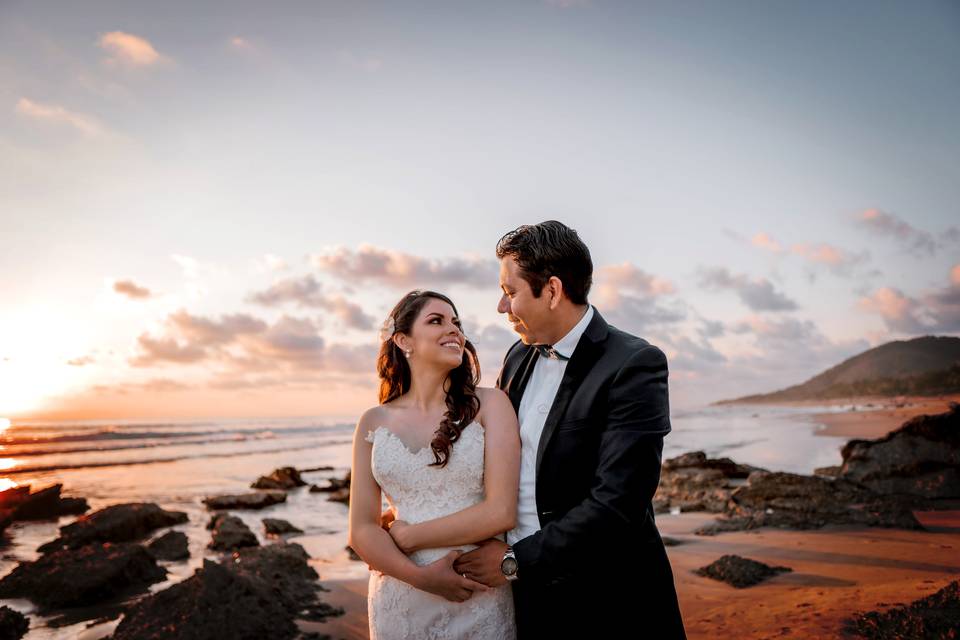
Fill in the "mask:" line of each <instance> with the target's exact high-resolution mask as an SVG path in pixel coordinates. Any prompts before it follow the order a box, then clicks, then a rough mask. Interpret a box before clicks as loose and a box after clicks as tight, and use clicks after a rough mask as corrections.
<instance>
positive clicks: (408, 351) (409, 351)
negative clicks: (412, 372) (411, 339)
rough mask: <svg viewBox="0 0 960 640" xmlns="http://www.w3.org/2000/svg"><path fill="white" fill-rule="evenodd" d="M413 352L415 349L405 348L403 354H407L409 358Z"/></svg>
mask: <svg viewBox="0 0 960 640" xmlns="http://www.w3.org/2000/svg"><path fill="white" fill-rule="evenodd" d="M411 353H413V351H411V350H410V349H407V350H405V351H404V352H403V355H405V356H407V358H409V357H410V354H411Z"/></svg>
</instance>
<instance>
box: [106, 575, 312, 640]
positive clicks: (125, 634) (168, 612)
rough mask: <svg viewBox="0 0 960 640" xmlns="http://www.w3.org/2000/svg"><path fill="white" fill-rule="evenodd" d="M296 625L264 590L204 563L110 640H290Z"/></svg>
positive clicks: (129, 616) (131, 616) (141, 606)
mask: <svg viewBox="0 0 960 640" xmlns="http://www.w3.org/2000/svg"><path fill="white" fill-rule="evenodd" d="M297 634H298V631H297V625H296V624H295V623H294V621H293V619H292V618H291V617H290V615H289V614H288V613H287V612H286V610H285V609H284V607H283V606H282V605H281V603H280V602H279V601H278V600H277V598H275V597H274V596H273V594H272V593H271V592H270V590H269V588H268V587H267V585H264V584H262V583H259V582H254V581H252V580H250V579H248V578H246V577H243V576H240V575H238V574H237V573H236V572H234V571H231V570H230V569H228V568H226V567H225V566H223V565H220V564H217V563H216V562H213V561H211V560H204V561H203V567H202V568H200V569H197V571H196V573H194V574H193V576H191V577H189V578H187V579H186V580H184V581H182V582H178V583H177V584H175V585H173V586H172V587H170V588H168V589H164V590H163V591H160V592H158V593H155V594H153V595H150V596H148V597H146V598H143V599H142V600H140V601H139V602H137V603H135V604H134V605H132V606H131V607H130V609H129V610H128V611H127V613H126V614H125V615H124V616H123V619H122V620H121V621H120V624H119V625H117V628H116V630H115V631H114V633H113V636H111V637H112V639H113V640H140V639H141V638H179V639H181V640H206V639H208V638H251V639H252V638H263V639H264V640H292V639H293V638H295V637H296V636H297Z"/></svg>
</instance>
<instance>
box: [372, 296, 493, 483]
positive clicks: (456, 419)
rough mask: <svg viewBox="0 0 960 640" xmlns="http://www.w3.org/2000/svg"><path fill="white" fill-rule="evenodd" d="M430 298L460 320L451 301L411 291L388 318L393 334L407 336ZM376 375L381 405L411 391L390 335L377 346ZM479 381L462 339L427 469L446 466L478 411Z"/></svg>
mask: <svg viewBox="0 0 960 640" xmlns="http://www.w3.org/2000/svg"><path fill="white" fill-rule="evenodd" d="M431 298H435V299H437V300H442V301H443V302H446V303H447V304H449V305H450V306H451V307H452V308H453V313H454V314H455V315H456V316H457V317H459V315H460V314H459V313H458V312H457V307H456V306H455V305H454V304H453V301H452V300H450V298H448V297H447V296H445V295H443V294H442V293H437V292H436V291H419V290H416V291H411V292H410V293H408V294H407V295H405V296H404V297H403V298H401V299H400V302H398V303H397V304H396V306H394V308H393V311H391V312H390V316H388V318H390V317H392V318H393V326H394V332H395V333H405V334H407V335H410V330H411V328H412V327H413V323H414V322H415V321H416V319H417V317H418V316H419V315H420V311H421V310H422V309H423V307H424V305H426V304H427V302H428V301H429V300H430V299H431ZM387 333H390V332H389V331H388V332H387ZM377 373H378V374H379V376H380V404H385V403H387V402H390V401H391V400H394V399H396V398H399V397H400V396H402V395H403V394H404V393H406V392H407V391H409V390H410V363H409V362H407V359H406V358H405V357H404V355H403V351H401V349H400V347H398V346H397V344H396V343H395V342H394V341H393V337H392V336H389V335H388V336H387V337H386V339H385V340H384V341H383V343H382V344H381V345H380V353H379V355H378V356H377ZM479 381H480V362H479V360H478V359H477V350H476V349H475V348H474V346H473V344H472V343H471V342H470V341H469V340H466V339H465V340H464V349H463V359H462V360H461V361H460V365H459V366H458V367H456V368H454V369H451V370H450V372H449V373H448V374H447V377H446V379H445V380H444V383H443V387H444V391H446V396H447V397H446V403H447V410H446V412H445V413H444V414H443V420H442V421H441V422H440V427H439V428H438V429H437V430H436V431H435V432H434V438H433V440H432V441H431V442H430V448H431V449H432V450H433V457H434V459H435V462H433V463H432V464H431V465H430V466H439V467H445V466H446V465H447V460H448V459H449V457H450V448H451V447H452V446H453V443H454V442H456V441H457V440H459V439H460V433H461V432H462V431H463V429H465V428H466V427H467V425H469V424H470V423H471V422H473V419H474V418H476V417H477V413H479V412H480V398H478V397H477V383H478V382H479Z"/></svg>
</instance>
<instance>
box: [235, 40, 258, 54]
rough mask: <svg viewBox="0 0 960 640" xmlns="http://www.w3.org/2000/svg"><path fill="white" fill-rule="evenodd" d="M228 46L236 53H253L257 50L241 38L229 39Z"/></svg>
mask: <svg viewBox="0 0 960 640" xmlns="http://www.w3.org/2000/svg"><path fill="white" fill-rule="evenodd" d="M230 46H231V47H233V48H234V49H236V50H237V51H244V52H254V51H256V50H257V48H256V47H255V46H254V45H253V43H252V42H250V41H249V40H247V39H246V38H243V37H241V36H233V37H232V38H230Z"/></svg>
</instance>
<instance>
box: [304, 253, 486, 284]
mask: <svg viewBox="0 0 960 640" xmlns="http://www.w3.org/2000/svg"><path fill="white" fill-rule="evenodd" d="M310 261H311V263H312V264H313V266H314V267H316V268H317V269H320V270H321V271H324V272H326V273H329V274H331V275H333V276H336V277H338V278H340V279H342V280H344V281H345V282H348V283H351V284H356V283H375V284H382V285H387V286H391V287H403V288H413V287H438V286H441V285H467V286H472V287H491V288H496V286H497V279H498V277H499V276H498V273H499V271H498V267H497V263H496V261H494V260H492V259H489V258H478V257H453V258H442V259H427V258H421V257H419V256H414V255H411V254H408V253H402V252H400V251H393V250H389V249H382V248H380V247H374V246H371V245H366V244H364V245H360V247H359V248H358V249H357V250H356V251H353V250H351V249H348V248H346V247H333V248H330V249H328V250H326V251H324V252H322V253H318V254H314V255H312V256H310Z"/></svg>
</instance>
